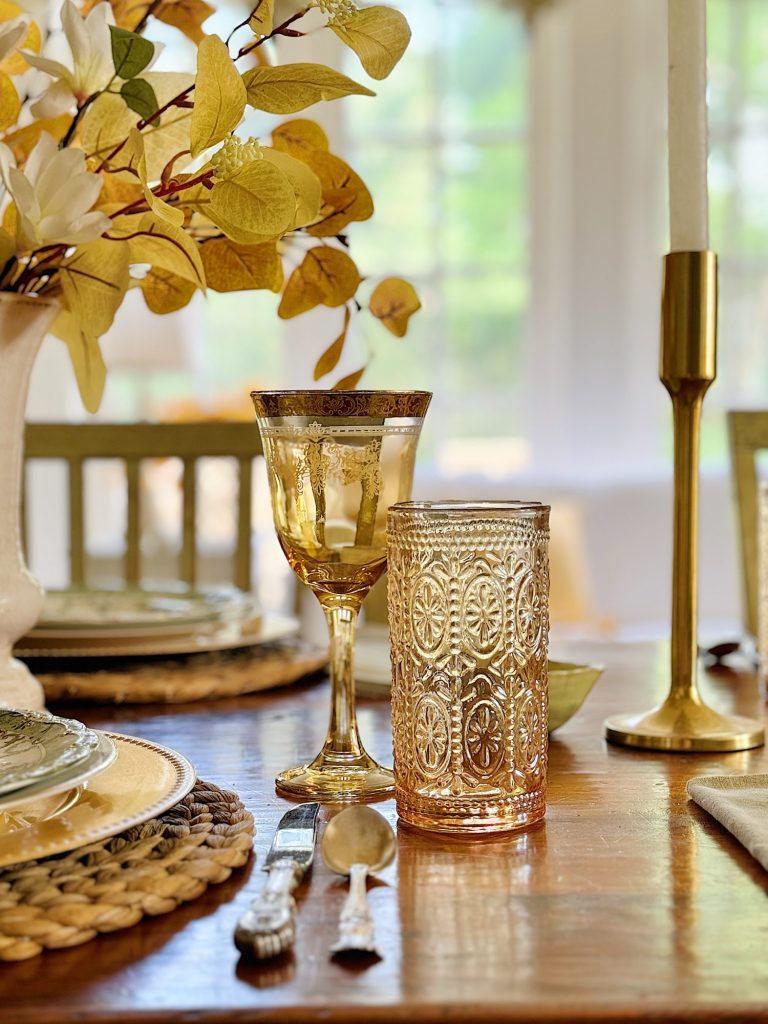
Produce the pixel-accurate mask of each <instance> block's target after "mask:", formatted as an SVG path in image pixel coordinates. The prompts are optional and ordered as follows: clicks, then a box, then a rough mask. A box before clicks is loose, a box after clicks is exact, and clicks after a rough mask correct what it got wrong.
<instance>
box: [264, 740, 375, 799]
mask: <svg viewBox="0 0 768 1024" xmlns="http://www.w3.org/2000/svg"><path fill="white" fill-rule="evenodd" d="M346 758H348V760H347V759H346ZM275 788H276V789H277V792H278V793H279V794H280V795H281V796H287V797H289V798H290V799H296V800H320V801H321V802H325V803H352V802H365V801H369V800H381V799H384V798H386V797H390V796H392V794H393V792H394V788H395V776H394V773H393V772H392V771H391V769H389V768H384V767H383V766H382V765H380V764H377V762H376V761H374V759H373V758H372V757H369V756H368V754H365V753H364V754H362V755H360V756H358V757H350V756H349V755H339V754H329V753H326V752H325V751H323V752H322V753H320V754H318V756H317V757H316V758H315V760H314V761H313V762H312V763H311V764H307V765H301V766H299V767H298V768H289V769H288V771H285V772H280V774H279V775H278V776H277V778H276V779H275Z"/></svg>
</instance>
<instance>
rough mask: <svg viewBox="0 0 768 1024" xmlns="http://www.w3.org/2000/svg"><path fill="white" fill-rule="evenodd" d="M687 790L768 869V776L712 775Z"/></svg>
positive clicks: (693, 783) (692, 780)
mask: <svg viewBox="0 0 768 1024" xmlns="http://www.w3.org/2000/svg"><path fill="white" fill-rule="evenodd" d="M687 788H688V796H689V797H690V798H691V799H692V800H695V801H696V803H697V804H699V806H700V807H703V808H704V810H705V811H708V812H709V813H710V814H711V815H712V817H713V818H717V820H718V821H719V822H720V824H721V825H723V826H724V827H725V828H727V829H728V831H729V832H730V833H732V834H733V835H734V836H735V837H736V838H737V839H738V840H739V842H740V843H741V844H742V845H743V846H746V848H747V849H748V850H749V852H750V853H751V854H752V856H753V857H754V858H755V860H758V861H760V863H761V864H762V865H763V867H764V868H766V869H768V775H709V776H704V777H703V778H699V779H691V780H690V781H689V782H688V787H687Z"/></svg>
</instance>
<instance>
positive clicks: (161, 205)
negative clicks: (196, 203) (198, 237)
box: [120, 128, 184, 227]
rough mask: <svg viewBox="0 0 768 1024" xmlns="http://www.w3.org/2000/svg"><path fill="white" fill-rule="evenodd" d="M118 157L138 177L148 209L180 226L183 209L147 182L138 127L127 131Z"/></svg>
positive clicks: (143, 150)
mask: <svg viewBox="0 0 768 1024" xmlns="http://www.w3.org/2000/svg"><path fill="white" fill-rule="evenodd" d="M120 159H121V160H122V166H123V167H125V168H127V169H129V170H131V171H133V172H134V173H135V174H136V176H137V177H138V179H139V182H140V183H141V188H142V192H143V193H144V198H145V199H146V201H147V205H148V206H149V208H150V210H152V212H153V213H154V214H156V215H157V216H158V217H159V218H160V219H161V220H164V221H167V222H168V223H169V224H172V225H173V226H174V227H180V226H181V225H182V224H183V223H184V211H183V210H182V209H180V208H179V207H178V206H170V205H169V204H168V203H166V202H165V201H164V200H162V199H160V198H159V197H158V196H156V195H155V194H154V192H153V191H152V189H151V188H150V187H149V184H148V183H147V157H146V152H145V148H144V137H143V135H142V134H141V132H140V131H139V130H138V128H131V130H130V132H129V133H128V140H127V142H126V144H125V146H124V147H123V149H122V151H121V154H120Z"/></svg>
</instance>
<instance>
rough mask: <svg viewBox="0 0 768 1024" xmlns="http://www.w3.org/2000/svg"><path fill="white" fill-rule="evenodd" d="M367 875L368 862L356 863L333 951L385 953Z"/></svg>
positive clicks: (350, 870)
mask: <svg viewBox="0 0 768 1024" xmlns="http://www.w3.org/2000/svg"><path fill="white" fill-rule="evenodd" d="M367 878H368V865H367V864H353V865H352V867H351V868H350V869H349V895H348V896H347V898H346V899H345V900H344V906H343V907H342V908H341V916H340V918H339V940H338V942H337V943H336V945H335V946H332V947H331V952H333V953H346V952H353V951H357V952H361V953H373V954H374V955H375V956H381V954H380V953H379V951H378V949H377V948H376V938H375V934H374V928H373V915H372V914H371V908H370V906H369V904H368V890H367V887H366V880H367Z"/></svg>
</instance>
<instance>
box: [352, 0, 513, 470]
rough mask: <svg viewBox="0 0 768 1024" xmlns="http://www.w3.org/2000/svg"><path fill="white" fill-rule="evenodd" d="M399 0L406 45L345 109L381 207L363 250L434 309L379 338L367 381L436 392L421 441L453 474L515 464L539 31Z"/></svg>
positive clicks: (359, 249)
mask: <svg viewBox="0 0 768 1024" xmlns="http://www.w3.org/2000/svg"><path fill="white" fill-rule="evenodd" d="M398 6H399V7H400V8H401V9H402V10H403V12H404V13H405V15H406V16H407V17H408V19H409V21H410V23H411V27H412V30H413V39H412V42H411V47H410V50H409V51H408V53H407V54H406V56H405V58H404V59H403V61H402V63H401V64H400V65H399V67H398V68H397V69H396V70H395V72H394V73H393V74H392V76H391V78H390V79H388V80H387V81H385V82H382V83H377V84H376V91H377V93H378V96H377V98H376V99H375V100H371V99H367V98H364V97H354V98H351V99H350V100H349V101H347V102H346V103H345V105H344V118H345V135H346V140H347V151H348V156H349V159H350V161H351V163H352V164H353V166H355V168H356V169H357V170H358V171H359V172H360V174H361V175H362V177H363V179H364V180H365V181H366V182H367V183H368V185H369V186H370V188H371V191H372V194H373V196H374V201H375V203H376V214H375V216H374V218H373V220H371V221H370V222H367V223H365V224H361V225H356V226H355V229H354V232H353V245H354V251H355V255H356V257H357V259H358V262H359V263H360V266H361V269H362V271H363V273H365V272H371V273H375V274H376V275H380V274H394V275H402V276H406V277H409V278H410V279H411V280H413V282H414V284H415V285H416V287H417V290H418V291H419V293H420V296H421V298H422V302H423V309H422V311H421V312H420V313H419V314H418V315H417V316H416V317H414V318H413V320H412V321H411V327H410V330H409V334H408V336H407V338H406V339H405V340H404V341H402V342H397V341H394V340H388V339H382V340H377V341H376V344H375V347H374V349H373V359H372V363H371V369H370V371H369V374H368V376H367V377H366V383H368V384H369V385H370V386H372V387H424V388H428V389H431V390H433V391H434V392H435V400H434V403H433V406H432V409H431V410H430V415H429V417H428V420H427V424H426V426H425V433H424V439H423V442H422V447H421V449H420V451H421V458H422V459H423V460H424V461H427V462H430V461H431V462H433V463H436V466H435V468H436V469H437V470H438V471H440V472H441V473H442V475H448V476H450V475H454V474H456V473H460V472H467V471H477V469H478V468H483V467H482V465H481V464H482V463H483V460H485V462H486V464H487V465H486V467H485V468H487V469H488V470H490V471H491V472H499V471H501V472H505V473H509V472H513V471H514V470H516V469H519V468H520V466H521V464H522V462H523V460H524V458H525V448H524V445H523V444H521V443H519V442H518V443H512V444H510V442H509V437H510V435H519V434H521V433H522V431H523V423H522V422H521V417H520V414H519V409H520V402H519V401H516V398H519V396H520V391H521V389H522V387H523V380H522V355H523V347H524V343H523V337H524V332H525V329H526V317H527V312H528V302H529V266H528V263H529V260H528V256H529V220H528V210H529V196H528V175H529V159H528V155H529V146H528V129H529V125H528V113H529V96H528V92H529V90H528V79H529V74H528V29H527V25H526V22H525V18H524V16H523V15H522V14H521V13H520V12H519V11H517V10H511V9H507V10H505V9H503V8H501V7H500V6H499V5H498V4H497V3H493V2H490V0H481V2H478V3H474V4H467V3H466V2H464V0H401V2H400V3H399V4H398ZM347 63H348V66H347V67H345V71H347V73H348V74H349V75H351V76H353V77H354V76H356V75H357V76H359V73H360V71H359V66H356V62H355V60H354V57H351V56H350V57H349V58H348V62H347ZM374 329H375V328H374ZM387 342H388V343H387ZM495 438H499V439H505V440H504V441H502V442H501V444H499V443H498V442H497V443H496V444H494V443H490V444H489V443H488V442H487V440H485V439H495ZM475 439H476V440H475ZM480 439H484V440H482V441H481V440H480Z"/></svg>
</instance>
